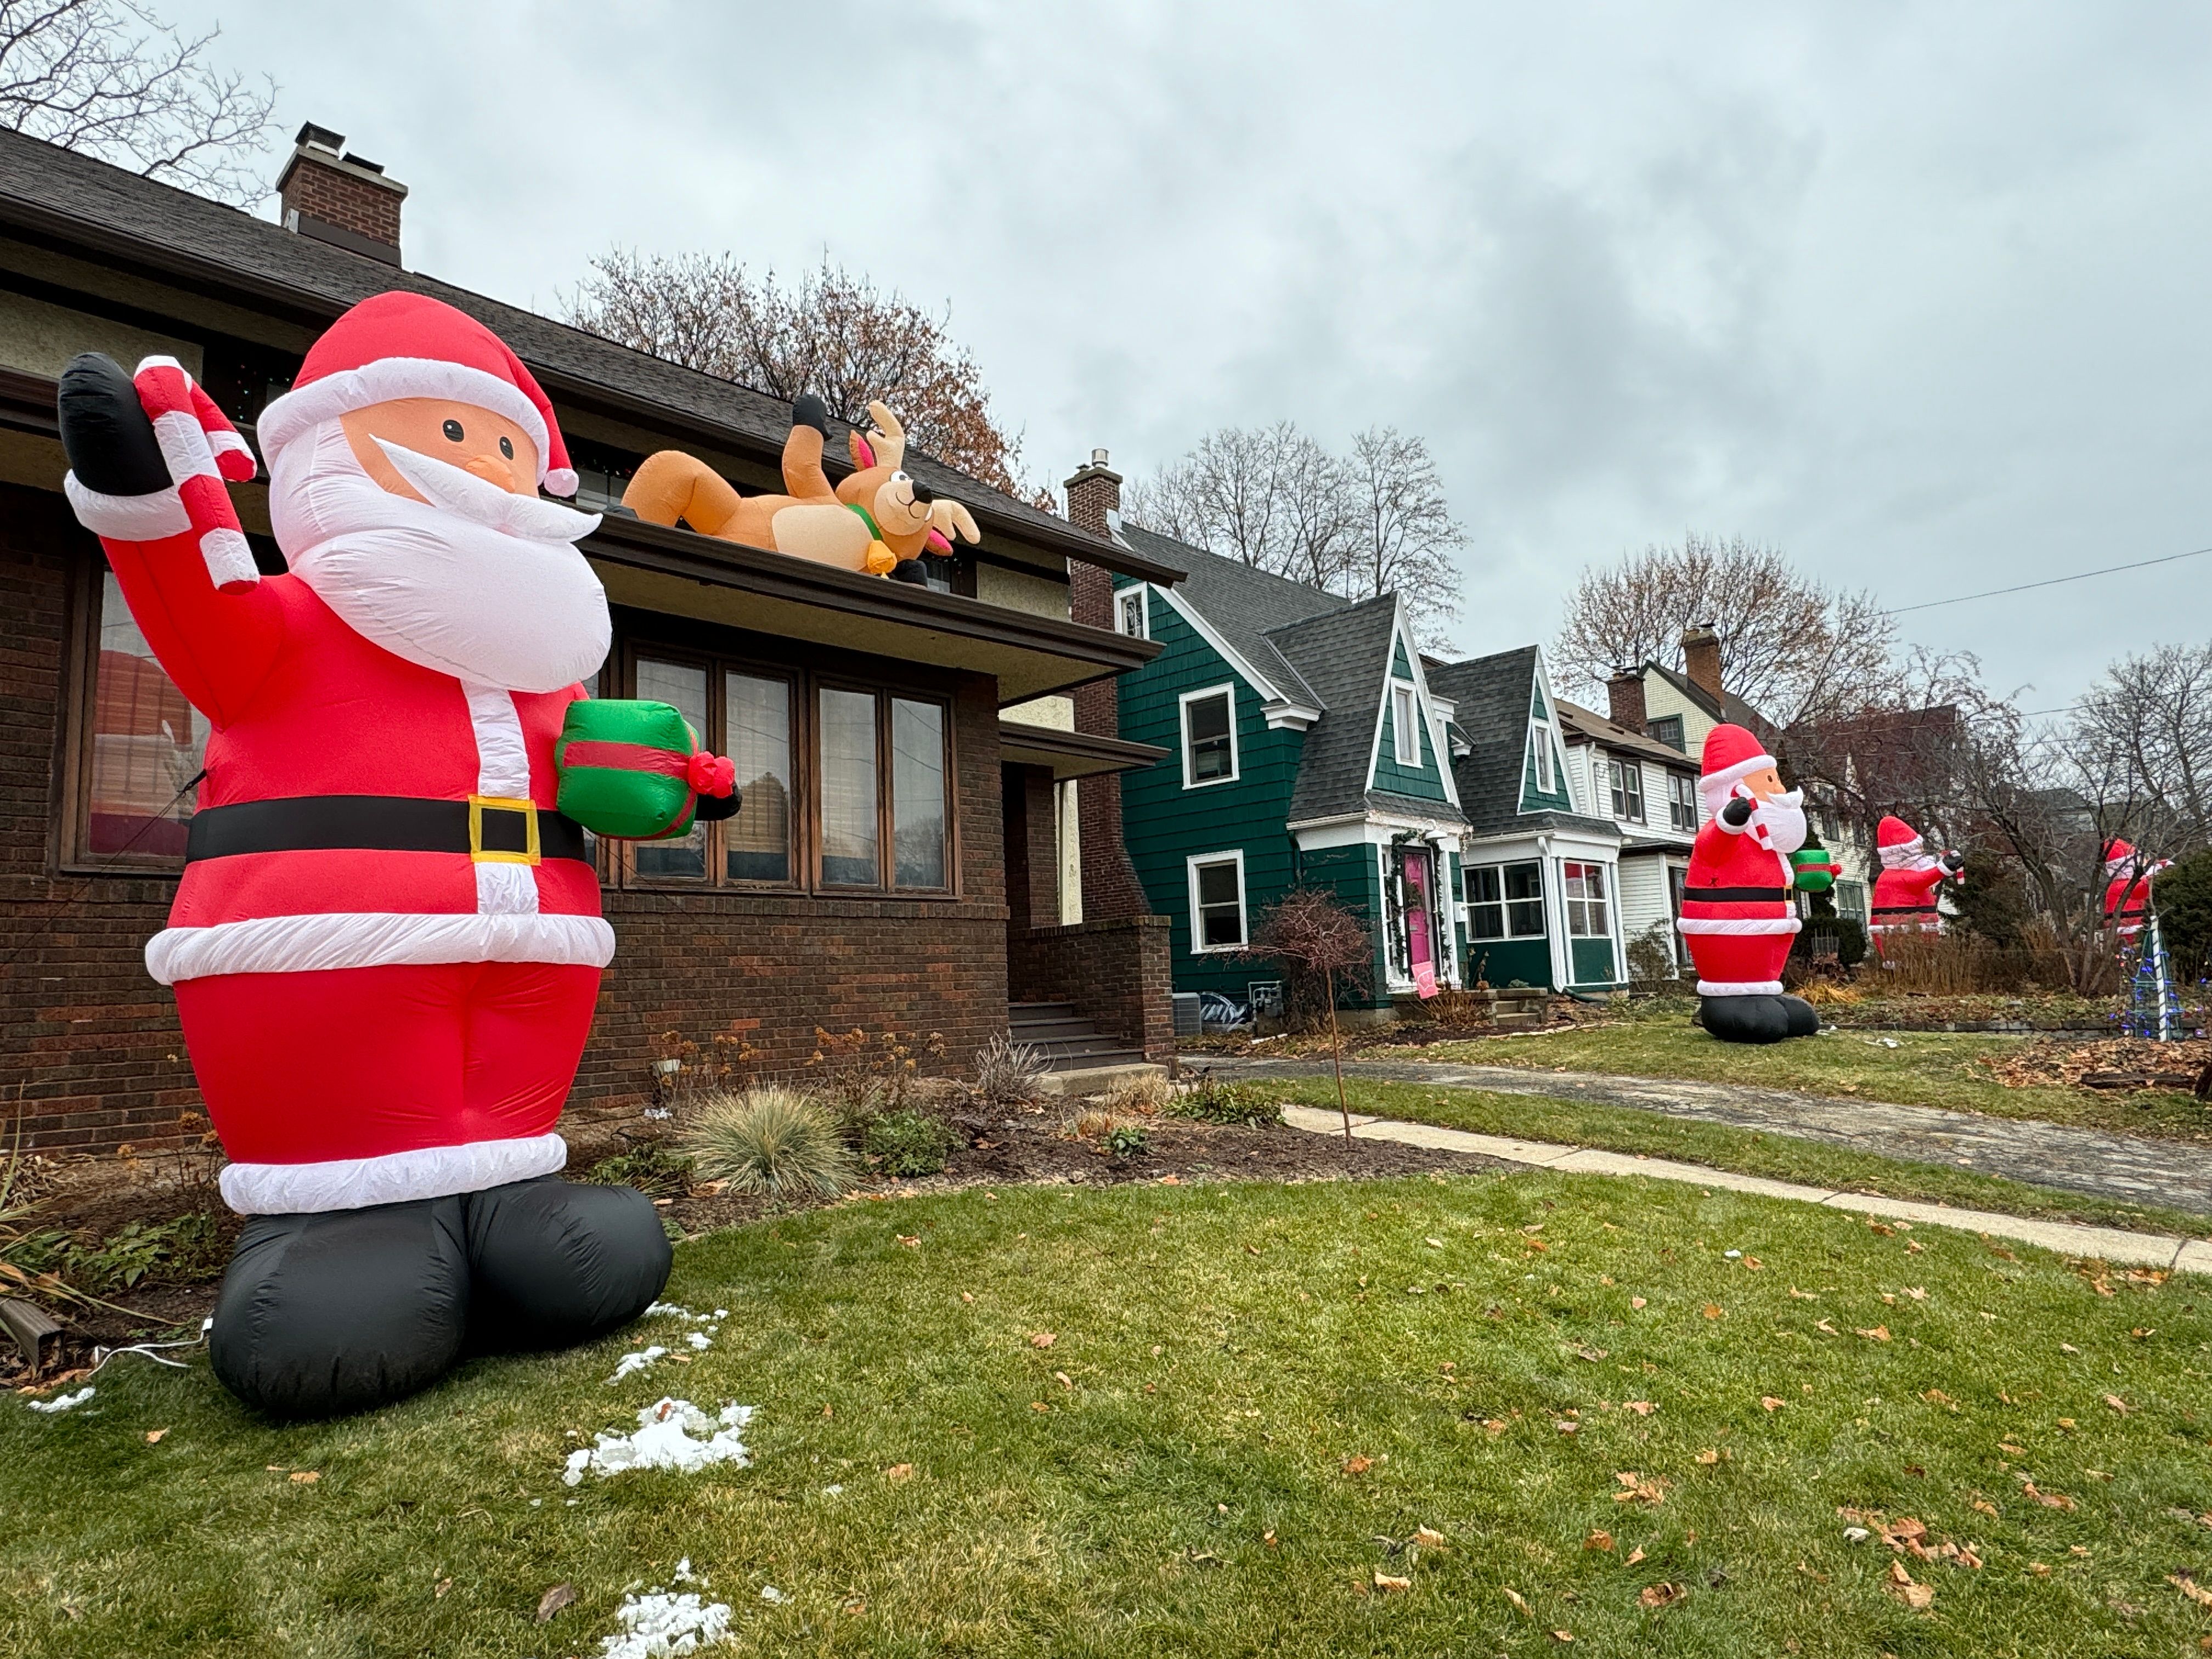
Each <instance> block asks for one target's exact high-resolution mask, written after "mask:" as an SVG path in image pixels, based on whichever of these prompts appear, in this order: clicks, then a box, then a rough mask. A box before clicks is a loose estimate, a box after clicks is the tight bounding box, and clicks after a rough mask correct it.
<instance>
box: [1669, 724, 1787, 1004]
mask: <svg viewBox="0 0 2212 1659" xmlns="http://www.w3.org/2000/svg"><path fill="white" fill-rule="evenodd" d="M1698 770H1699V777H1698V792H1699V795H1700V796H1701V797H1702V798H1703V799H1704V802H1705V810H1706V811H1707V813H1708V814H1709V815H1710V817H1709V821H1708V822H1707V823H1706V824H1705V828H1704V829H1700V830H1699V831H1698V839H1697V841H1696V842H1694V843H1692V847H1691V848H1690V868H1689V873H1688V875H1687V877H1686V880H1685V883H1684V885H1683V890H1682V915H1681V919H1680V922H1679V923H1678V924H1677V925H1678V926H1679V927H1680V928H1681V930H1682V936H1683V939H1684V941H1685V942H1686V944H1687V945H1689V947H1690V959H1691V960H1692V962H1694V963H1696V964H1697V968H1698V997H1699V1018H1700V1020H1701V1021H1702V1022H1703V1023H1704V1024H1705V1030H1708V1031H1710V1032H1711V1033H1712V1035H1713V1036H1717V1037H1718V1038H1720V1039H1721V1040H1722V1041H1723V1042H1780V1041H1781V1040H1782V1039H1783V1038H1784V1037H1790V1036H1811V1035H1812V1034H1813V1033H1814V1032H1815V1031H1817V1030H1820V1015H1819V1014H1818V1013H1817V1012H1814V1008H1813V1006H1812V1005H1811V1004H1810V1003H1808V1002H1807V1001H1805V1000H1803V999H1802V998H1801V997H1793V996H1786V995H1784V994H1783V989H1782V965H1783V963H1784V962H1785V961H1786V960H1787V959H1788V957H1789V955H1790V942H1791V940H1792V939H1795V938H1796V933H1797V929H1798V926H1799V923H1798V919H1797V915H1796V910H1795V908H1793V906H1792V903H1791V894H1792V892H1793V891H1794V890H1795V889H1796V884H1797V872H1796V867H1795V866H1793V864H1792V862H1791V860H1790V854H1792V853H1795V852H1796V850H1797V849H1798V848H1801V847H1802V846H1803V845H1804V844H1805V808H1804V799H1803V796H1802V794H1801V793H1799V792H1798V791H1796V790H1794V789H1792V790H1784V788H1783V787H1782V775H1781V773H1780V772H1779V771H1778V770H1777V769H1776V768H1775V763H1774V757H1772V756H1771V755H1769V754H1768V753H1767V752H1766V751H1765V748H1764V747H1763V746H1762V745H1761V744H1760V743H1759V739H1758V738H1755V737H1753V735H1752V734H1751V733H1750V732H1747V731H1746V730H1745V729H1744V728H1743V727H1742V726H1715V727H1714V728H1713V729H1712V730H1711V732H1709V733H1707V734H1706V737H1705V750H1704V751H1703V754H1702V755H1701V757H1700V758H1699V766H1698Z"/></svg>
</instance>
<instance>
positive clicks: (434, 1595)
mask: <svg viewBox="0 0 2212 1659" xmlns="http://www.w3.org/2000/svg"><path fill="white" fill-rule="evenodd" d="M449 1589H453V1580H452V1579H450V1578H441V1579H440V1580H439V1581H438V1583H437V1588H436V1589H433V1590H432V1591H431V1592H430V1599H431V1600H432V1601H444V1600H445V1599H446V1592H447V1590H449Z"/></svg>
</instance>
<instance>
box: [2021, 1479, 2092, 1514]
mask: <svg viewBox="0 0 2212 1659" xmlns="http://www.w3.org/2000/svg"><path fill="white" fill-rule="evenodd" d="M2020 1495H2021V1497H2023V1498H2033V1499H2034V1500H2035V1501H2036V1502H2037V1503H2039V1504H2042V1505H2043V1507H2044V1508H2045V1509H2046V1510H2069V1511H2070V1510H2075V1509H2076V1508H2078V1507H2080V1506H2079V1505H2078V1504H2075V1502H2074V1500H2073V1499H2072V1498H2069V1497H2068V1496H2067V1495H2066V1494H2065V1493H2064V1492H2038V1491H2036V1489H2035V1482H2034V1481H2033V1480H2023V1481H2021V1483H2020Z"/></svg>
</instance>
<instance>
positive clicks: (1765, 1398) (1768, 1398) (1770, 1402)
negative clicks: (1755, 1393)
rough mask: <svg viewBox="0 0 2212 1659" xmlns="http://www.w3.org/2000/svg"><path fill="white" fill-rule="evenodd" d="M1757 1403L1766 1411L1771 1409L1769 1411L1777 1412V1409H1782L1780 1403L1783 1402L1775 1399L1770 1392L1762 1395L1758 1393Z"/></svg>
mask: <svg viewBox="0 0 2212 1659" xmlns="http://www.w3.org/2000/svg"><path fill="white" fill-rule="evenodd" d="M1782 1403H1783V1402H1782V1401H1779V1400H1777V1399H1776V1398H1775V1397H1774V1396H1773V1395H1771V1394H1763V1395H1759V1404H1760V1405H1761V1406H1763V1407H1765V1408H1766V1409H1767V1410H1768V1411H1771V1412H1778V1411H1780V1410H1781V1409H1782Z"/></svg>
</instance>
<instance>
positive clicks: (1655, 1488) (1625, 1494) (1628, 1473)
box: [1613, 1469, 1667, 1507]
mask: <svg viewBox="0 0 2212 1659" xmlns="http://www.w3.org/2000/svg"><path fill="white" fill-rule="evenodd" d="M1613 1479H1614V1480H1617V1481H1619V1482H1620V1485H1621V1486H1622V1488H1623V1490H1622V1491H1620V1492H1615V1493H1613V1502H1614V1503H1616V1504H1651V1505H1653V1506H1654V1507H1656V1506H1657V1505H1659V1504H1663V1503H1665V1502H1666V1501H1667V1483H1666V1482H1665V1481H1664V1480H1661V1479H1660V1478H1659V1477H1658V1476H1656V1475H1653V1476H1652V1477H1650V1479H1649V1480H1646V1479H1645V1478H1644V1476H1643V1475H1640V1474H1638V1473H1637V1472H1636V1471H1635V1470H1634V1469H1621V1470H1619V1471H1618V1472H1616V1473H1615V1474H1614V1475H1613Z"/></svg>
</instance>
